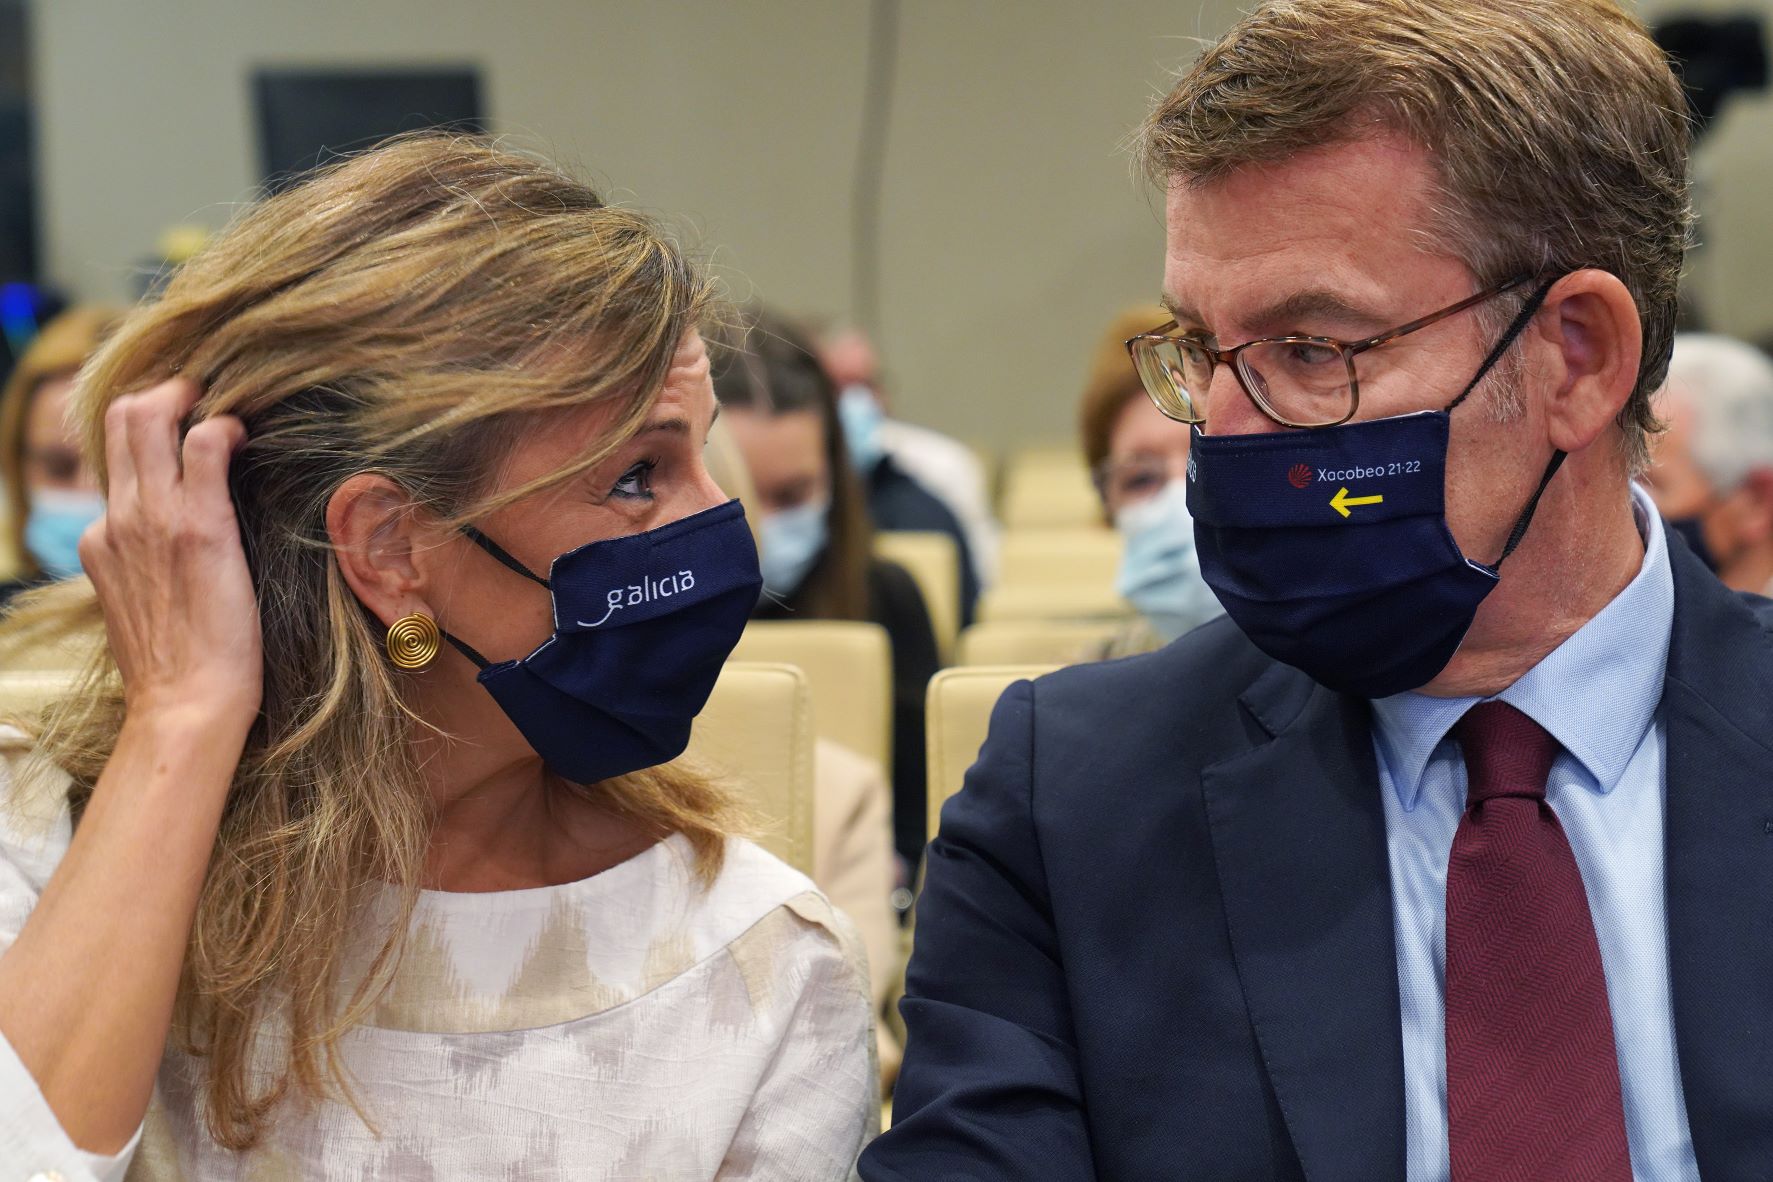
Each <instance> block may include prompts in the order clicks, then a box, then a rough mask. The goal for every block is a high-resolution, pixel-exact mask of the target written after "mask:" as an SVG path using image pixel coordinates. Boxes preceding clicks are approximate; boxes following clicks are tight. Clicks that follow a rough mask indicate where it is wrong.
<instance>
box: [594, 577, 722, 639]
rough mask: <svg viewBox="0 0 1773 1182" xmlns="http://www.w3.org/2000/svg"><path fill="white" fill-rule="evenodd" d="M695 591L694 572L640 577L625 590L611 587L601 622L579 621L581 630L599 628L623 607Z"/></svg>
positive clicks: (637, 605) (635, 605)
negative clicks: (660, 576)
mask: <svg viewBox="0 0 1773 1182" xmlns="http://www.w3.org/2000/svg"><path fill="white" fill-rule="evenodd" d="M695 589H696V572H695V571H692V570H680V571H678V572H677V573H676V574H674V575H669V576H667V577H666V578H663V579H651V578H647V577H645V576H642V577H641V581H640V583H639V584H638V585H634V584H630V585H629V586H628V587H627V588H626V589H624V588H621V587H611V588H610V590H609V594H608V596H607V597H606V598H605V600H604V602H605V603H607V604H609V610H608V611H606V612H604V613H603V619H601V620H592V621H587V620H580V621H579V627H581V628H601V627H602V626H603V624H604V622H605V621H607V620H608V619H609V618H610V617H611V616H613V615H615V614H616V613H617V612H619V611H621V610H622V608H624V607H639V606H640V605H641V604H643V603H651V602H652V601H653V600H655V599H670V598H671V597H672V596H673V595H679V594H682V593H683V592H685V591H694V590H695Z"/></svg>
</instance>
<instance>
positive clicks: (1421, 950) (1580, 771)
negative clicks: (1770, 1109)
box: [1373, 488, 1699, 1182]
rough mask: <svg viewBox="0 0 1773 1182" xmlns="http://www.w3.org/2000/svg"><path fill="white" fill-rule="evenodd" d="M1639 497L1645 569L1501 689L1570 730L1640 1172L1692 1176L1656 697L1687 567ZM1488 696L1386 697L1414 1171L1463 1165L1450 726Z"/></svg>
mask: <svg viewBox="0 0 1773 1182" xmlns="http://www.w3.org/2000/svg"><path fill="white" fill-rule="evenodd" d="M1633 507H1634V510H1635V511H1636V514H1637V519H1638V530H1639V532H1640V533H1641V534H1642V535H1643V536H1644V540H1645V546H1644V562H1643V566H1642V567H1641V568H1640V569H1639V571H1638V573H1637V575H1636V577H1634V578H1633V579H1632V581H1631V582H1630V583H1628V584H1627V585H1626V587H1625V589H1624V590H1623V591H1621V592H1620V593H1619V594H1618V595H1617V596H1615V597H1614V599H1613V601H1612V602H1611V603H1609V604H1608V605H1607V606H1606V607H1605V608H1604V609H1602V610H1601V612H1600V614H1598V615H1596V616H1595V617H1594V618H1593V619H1591V620H1589V621H1588V622H1587V623H1586V624H1584V625H1583V626H1582V627H1581V628H1580V629H1578V630H1577V631H1576V633H1575V635H1573V636H1571V637H1570V638H1569V639H1568V640H1566V641H1564V643H1563V644H1561V645H1559V646H1558V647H1557V648H1556V649H1554V650H1553V651H1552V652H1551V653H1550V654H1549V655H1547V656H1546V657H1545V659H1544V660H1542V661H1540V662H1539V664H1537V665H1535V666H1534V667H1533V668H1532V669H1531V670H1530V671H1529V672H1528V673H1527V674H1526V675H1525V676H1523V677H1522V678H1521V679H1520V680H1519V681H1516V682H1515V683H1514V684H1513V685H1511V686H1509V687H1508V688H1507V689H1506V690H1503V691H1502V693H1500V694H1498V695H1497V697H1498V698H1499V699H1500V700H1502V701H1504V702H1507V703H1509V704H1510V705H1512V706H1514V707H1515V708H1517V709H1519V710H1521V711H1522V712H1523V713H1525V714H1527V715H1528V716H1530V717H1531V718H1532V719H1533V720H1534V721H1536V722H1538V723H1539V725H1540V726H1543V727H1544V728H1545V729H1546V730H1548V731H1550V732H1551V733H1552V735H1553V736H1554V737H1555V738H1556V739H1557V741H1558V742H1559V743H1560V744H1562V746H1563V751H1562V752H1561V753H1560V754H1559V755H1558V758H1557V761H1556V762H1555V763H1554V764H1552V769H1551V777H1550V780H1549V781H1548V783H1547V786H1546V800H1547V802H1548V803H1549V804H1550V805H1551V808H1552V811H1553V812H1555V813H1556V814H1557V816H1558V820H1559V822H1561V823H1562V825H1563V827H1564V832H1565V833H1566V834H1568V835H1569V838H1570V848H1571V850H1572V851H1573V852H1574V853H1575V855H1576V865H1577V866H1578V868H1580V869H1581V871H1582V882H1583V886H1584V888H1585V889H1586V891H1587V893H1588V906H1589V911H1590V913H1591V914H1592V915H1593V917H1594V927H1595V935H1596V937H1597V938H1598V939H1599V942H1600V948H1601V966H1602V969H1603V971H1604V972H1605V974H1606V978H1607V998H1608V1002H1609V1003H1610V1005H1611V1007H1612V1011H1613V1040H1614V1045H1615V1047H1616V1048H1617V1050H1618V1053H1619V1082H1620V1087H1621V1090H1622V1092H1623V1098H1624V1102H1625V1131H1626V1136H1627V1139H1628V1140H1629V1142H1630V1145H1631V1165H1632V1173H1633V1174H1634V1175H1635V1176H1636V1178H1637V1179H1638V1182H1686V1180H1693V1182H1697V1179H1698V1178H1699V1167H1698V1164H1697V1162H1696V1160H1695V1159H1694V1156H1693V1138H1692V1135H1691V1133H1689V1132H1688V1129H1687V1106H1686V1101H1685V1099H1684V1098H1683V1096H1682V1093H1681V1072H1680V1063H1679V1061H1678V1060H1677V1059H1676V1057H1675V1035H1674V1012H1673V1009H1672V1008H1671V1002H1670V995H1669V969H1668V915H1667V904H1666V898H1667V897H1666V895H1665V894H1664V892H1663V842H1662V822H1663V800H1664V773H1663V769H1664V762H1663V749H1664V741H1665V728H1664V725H1663V723H1662V721H1661V719H1660V718H1659V717H1658V709H1657V707H1658V704H1659V703H1660V702H1661V700H1662V679H1663V674H1664V671H1665V670H1666V668H1667V666H1668V640H1669V633H1670V630H1671V628H1672V626H1673V621H1674V579H1673V576H1672V575H1671V574H1670V571H1669V565H1668V549H1667V544H1666V542H1665V540H1664V538H1663V536H1662V530H1661V529H1660V528H1658V527H1657V526H1656V524H1655V523H1656V522H1657V517H1656V513H1655V509H1654V507H1653V506H1652V505H1651V504H1650V500H1649V497H1648V496H1647V495H1646V494H1645V493H1644V492H1643V490H1641V489H1636V488H1634V489H1633ZM1504 577H1505V578H1506V577H1507V576H1506V575H1504ZM1477 702H1478V699H1477V698H1431V697H1428V696H1426V695H1423V694H1417V693H1406V694H1398V695H1396V696H1395V697H1390V698H1383V699H1380V700H1378V701H1375V702H1374V703H1373V711H1374V719H1375V726H1374V730H1373V734H1374V746H1375V748H1376V749H1377V752H1378V756H1379V779H1380V781H1381V789H1382V791H1381V795H1382V797H1383V799H1384V801H1385V833H1386V841H1387V844H1388V846H1389V848H1390V855H1391V894H1392V914H1393V921H1394V923H1395V925H1396V931H1397V976H1398V992H1399V996H1400V999H1401V1001H1402V1003H1403V1026H1404V1031H1403V1033H1404V1126H1405V1138H1406V1145H1407V1161H1408V1176H1409V1180H1410V1182H1444V1180H1445V1179H1446V1178H1447V1177H1448V1176H1449V1173H1450V1169H1451V1167H1450V1165H1449V1162H1448V1150H1447V1044H1446V976H1445V969H1446V963H1447V961H1446V952H1447V860H1448V858H1449V856H1450V855H1451V853H1452V849H1453V833H1454V830H1455V829H1457V828H1458V825H1459V818H1460V815H1461V814H1462V813H1463V811H1464V808H1465V763H1464V761H1463V759H1462V757H1461V756H1460V753H1459V745H1458V744H1457V743H1456V742H1455V741H1454V740H1453V739H1452V738H1450V737H1449V735H1448V732H1449V731H1451V730H1452V728H1453V724H1454V723H1455V722H1457V721H1458V720H1459V718H1460V716H1462V715H1463V714H1464V713H1465V712H1466V711H1467V710H1469V709H1470V708H1471V707H1472V706H1473V705H1475V704H1476V703H1477Z"/></svg>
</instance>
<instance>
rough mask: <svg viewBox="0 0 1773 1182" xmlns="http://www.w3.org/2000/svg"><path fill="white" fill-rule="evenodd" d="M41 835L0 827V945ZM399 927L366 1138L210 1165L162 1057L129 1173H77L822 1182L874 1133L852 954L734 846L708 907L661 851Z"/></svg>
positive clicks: (57, 825) (793, 889)
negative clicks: (409, 931) (399, 958)
mask: <svg viewBox="0 0 1773 1182" xmlns="http://www.w3.org/2000/svg"><path fill="white" fill-rule="evenodd" d="M41 821H42V818H41V817H39V818H37V819H36V821H33V820H32V819H31V818H28V817H24V816H22V815H19V814H13V815H11V816H10V817H9V818H7V819H6V820H4V821H0V948H3V947H4V946H5V945H7V944H9V943H10V942H11V940H12V938H13V937H14V936H16V934H17V932H18V929H19V927H20V926H21V925H22V923H23V920H24V918H25V916H26V915H28V913H29V910H30V907H31V905H32V903H34V901H35V898H36V893H37V891H39V890H40V889H41V886H42V883H43V881H44V880H46V878H47V875H48V873H49V872H50V870H52V868H53V865H54V863H55V861H56V859H57V858H58V857H59V854H60V852H61V851H62V850H65V848H66V841H67V823H66V818H65V815H64V816H63V817H62V818H59V819H58V820H56V821H52V822H51V823H50V824H49V826H48V827H47V828H44V827H43V826H42V825H41V824H40V823H39V822H41ZM387 905H388V901H387V899H386V898H383V899H381V900H377V901H375V902H374V905H373V906H372V910H374V909H375V908H376V907H386V906H387ZM414 925H415V927H414V932H413V940H412V943H411V946H410V948H409V951H408V953H407V956H406V959H405V960H404V961H403V963H402V966H401V970H400V973H399V975H398V978H397V979H396V981H395V982H394V983H393V985H392V987H391V988H390V989H389V990H388V992H387V993H386V994H385V996H384V997H383V998H382V1000H381V1003H380V1005H379V1007H378V1008H377V1010H376V1012H375V1014H374V1016H373V1018H372V1019H371V1021H370V1022H369V1023H368V1024H367V1025H365V1026H364V1027H361V1028H359V1029H358V1030H356V1031H354V1032H353V1033H352V1034H351V1036H350V1037H349V1039H348V1042H347V1045H346V1048H345V1054H346V1057H347V1061H348V1064H349V1066H350V1069H351V1072H352V1074H353V1076H354V1078H355V1080H356V1083H357V1089H358V1097H359V1099H360V1101H361V1103H362V1106H363V1108H364V1111H365V1113H366V1115H367V1116H368V1117H369V1120H370V1122H371V1124H370V1125H366V1124H365V1123H364V1121H363V1120H361V1119H359V1117H358V1116H357V1114H356V1113H355V1112H353V1111H352V1109H351V1108H350V1107H349V1106H347V1105H344V1104H339V1103H325V1104H321V1105H318V1106H312V1105H310V1106H300V1107H298V1106H295V1105H292V1106H290V1108H289V1110H288V1111H286V1112H284V1113H283V1114H282V1115H281V1117H280V1119H279V1122H278V1124H277V1126H276V1127H275V1129H274V1130H273V1132H272V1134H271V1135H270V1137H268V1138H267V1140H266V1142H265V1143H264V1144H263V1145H262V1146H261V1147H260V1148H259V1149H256V1150H254V1151H251V1152H249V1153H246V1154H233V1153H229V1152H226V1151H224V1150H222V1149H220V1148H218V1147H217V1146H215V1145H214V1144H213V1143H212V1142H211V1141H210V1140H209V1139H208V1138H207V1136H206V1135H204V1133H203V1132H202V1129H201V1122H200V1120H199V1118H198V1113H197V1096H198V1091H199V1084H200V1081H201V1072H202V1064H201V1063H200V1062H197V1061H193V1060H191V1059H189V1058H187V1057H186V1056H183V1055H181V1054H179V1053H177V1052H169V1053H168V1056H167V1059H166V1060H165V1062H164V1063H163V1065H162V1069H161V1073H160V1081H159V1088H158V1090H157V1094H156V1097H155V1103H154V1106H153V1108H152V1109H151V1110H150V1112H149V1114H148V1119H147V1121H146V1124H145V1125H144V1128H143V1131H142V1135H141V1138H140V1141H139V1143H138V1145H137V1146H136V1148H135V1150H134V1153H133V1155H132V1156H130V1155H125V1156H124V1157H120V1158H118V1159H96V1158H95V1159H91V1165H92V1167H93V1174H92V1176H94V1177H97V1178H101V1179H106V1180H107V1182H108V1180H109V1179H113V1178H120V1177H127V1179H128V1180H129V1182H172V1180H197V1179H202V1180H203V1182H211V1180H224V1179H226V1180H239V1182H249V1180H250V1182H279V1180H282V1179H304V1180H306V1179H455V1178H462V1179H467V1178H474V1179H525V1180H529V1179H568V1178H570V1179H575V1180H578V1179H585V1180H602V1182H639V1180H642V1179H669V1180H672V1182H677V1180H680V1179H684V1180H687V1179H716V1178H718V1179H723V1180H724V1179H734V1180H736V1179H771V1180H777V1179H784V1180H788V1179H808V1180H812V1179H833V1178H844V1177H847V1176H848V1174H849V1169H850V1165H851V1163H852V1162H853V1161H854V1160H855V1157H856V1154H857V1153H858V1152H859V1150H860V1149H861V1146H862V1144H863V1143H864V1142H865V1140H866V1139H867V1137H868V1136H870V1135H871V1134H872V1132H873V1131H874V1129H875V1127H876V1126H877V1124H878V1119H879V1103H878V1099H877V1095H876V1092H877V1087H878V1084H877V1072H876V1069H875V1066H874V1062H873V1048H874V1031H873V1024H872V1019H871V1009H872V1007H871V1002H870V998H869V990H868V975H867V968H866V963H865V959H864V956H863V953H862V951H861V947H860V943H859V941H858V940H857V939H856V938H855V936H854V934H853V930H852V929H851V927H850V925H849V923H848V921H847V920H846V919H844V918H843V917H842V915H841V914H839V913H838V912H836V911H835V910H833V909H832V907H831V906H830V904H829V903H828V902H826V900H825V899H824V897H823V896H822V895H820V894H819V893H818V892H817V890H816V889H814V887H813V886H812V884H811V883H810V882H809V881H808V880H807V879H806V878H805V877H803V876H802V875H800V874H799V873H797V872H796V871H794V870H791V869H790V868H788V867H787V866H786V865H784V864H783V863H781V862H779V861H777V860H776V859H775V858H773V857H771V856H770V855H769V854H767V853H765V852H764V851H762V850H761V849H759V848H757V847H756V846H754V845H752V844H751V843H749V842H746V841H742V840H736V839H735V840H733V841H732V842H731V843H730V845H729V848H728V854H727V863H726V867H725V869H724V870H723V871H722V873H721V875H720V877H719V878H718V879H717V880H716V881H715V883H714V884H713V885H712V887H710V888H708V889H707V890H701V889H699V888H698V887H697V886H696V884H695V882H694V878H693V875H692V873H691V856H690V850H689V846H688V843H687V842H685V841H683V840H682V839H681V838H677V837H673V838H669V839H667V840H665V841H663V842H660V843H659V844H658V845H656V846H653V847H652V848H651V849H649V850H647V851H646V852H644V853H642V854H640V855H639V856H637V857H635V858H633V859H631V860H630V861H628V862H625V863H623V864H622V865H620V866H617V867H614V868H612V869H611V870H608V871H606V872H604V873H603V874H600V875H597V876H596V877H594V878H590V879H586V880H584V881H581V882H576V883H568V884H566V885H563V886H558V887H548V888H544V889H540V890H528V891H508V892H498V893H491V894H474V895H466V894H444V893H437V892H425V893H424V894H422V895H421V898H420V902H419V907H418V912H417V914H416V916H415V918H414ZM4 1058H11V1056H5V1057H4ZM14 1062H16V1060H14ZM20 1075H22V1072H15V1073H12V1074H7V1073H5V1072H0V1105H4V1106H6V1107H8V1108H10V1109H15V1110H21V1111H27V1112H28V1110H29V1109H30V1106H31V1105H36V1106H37V1108H38V1109H39V1110H40V1112H39V1113H38V1118H39V1123H40V1124H41V1125H42V1127H43V1129H44V1132H43V1134H42V1136H43V1138H45V1139H46V1141H47V1140H49V1139H53V1138H55V1137H58V1136H59V1135H60V1134H59V1129H57V1128H55V1126H54V1123H53V1121H54V1118H53V1116H52V1115H51V1114H49V1112H48V1109H47V1106H46V1105H44V1104H43V1101H42V1097H41V1095H40V1094H39V1093H37V1091H36V1088H35V1085H34V1084H33V1083H32V1081H31V1080H30V1078H29V1076H28V1075H26V1076H23V1077H22V1078H19V1076H20ZM44 1122H46V1123H44ZM372 1125H373V1127H371V1126H372ZM63 1145H64V1147H65V1140H64V1142H63ZM126 1158H127V1160H126ZM126 1167H127V1168H126Z"/></svg>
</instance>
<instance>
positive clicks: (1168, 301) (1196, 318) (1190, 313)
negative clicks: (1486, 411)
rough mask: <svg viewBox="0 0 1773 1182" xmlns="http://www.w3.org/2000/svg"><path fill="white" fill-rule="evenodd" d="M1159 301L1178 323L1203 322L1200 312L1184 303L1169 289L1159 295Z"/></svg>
mask: <svg viewBox="0 0 1773 1182" xmlns="http://www.w3.org/2000/svg"><path fill="white" fill-rule="evenodd" d="M1157 302H1158V303H1160V304H1162V305H1163V306H1164V310H1165V311H1166V312H1168V313H1169V314H1170V315H1171V316H1172V317H1173V318H1174V319H1175V321H1176V323H1177V324H1199V323H1200V322H1201V319H1200V314H1199V313H1198V312H1196V311H1195V310H1194V309H1193V308H1190V307H1188V306H1187V305H1185V304H1183V303H1182V301H1181V300H1179V299H1177V298H1176V297H1175V296H1173V295H1171V294H1170V293H1169V292H1167V291H1166V292H1164V293H1162V294H1161V295H1159V296H1158V297H1157Z"/></svg>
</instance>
